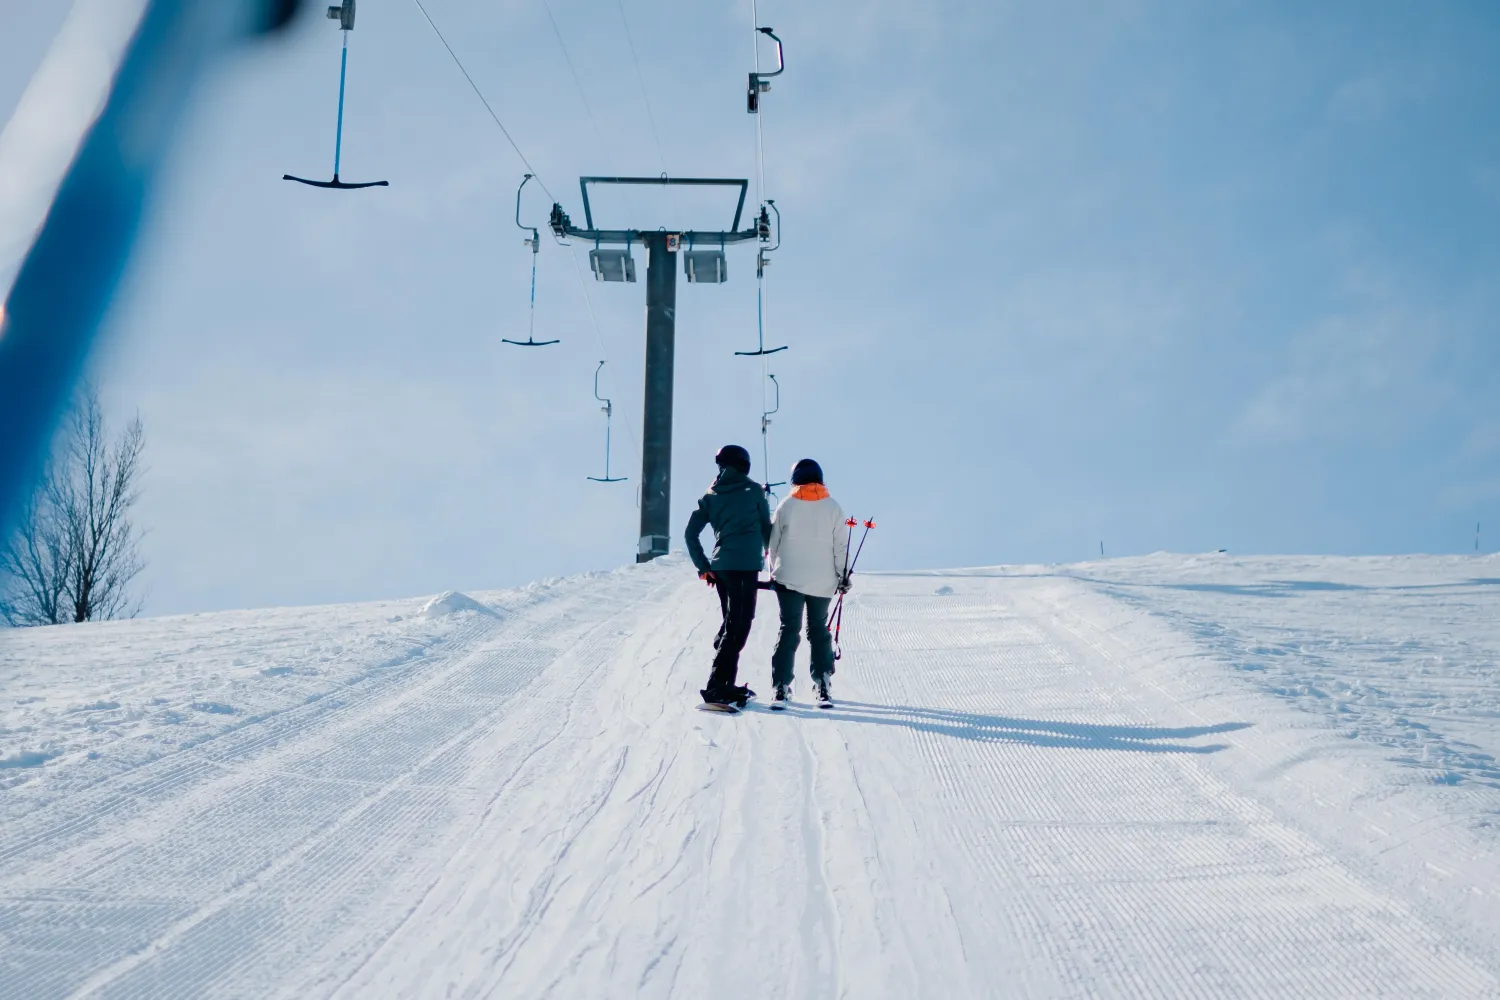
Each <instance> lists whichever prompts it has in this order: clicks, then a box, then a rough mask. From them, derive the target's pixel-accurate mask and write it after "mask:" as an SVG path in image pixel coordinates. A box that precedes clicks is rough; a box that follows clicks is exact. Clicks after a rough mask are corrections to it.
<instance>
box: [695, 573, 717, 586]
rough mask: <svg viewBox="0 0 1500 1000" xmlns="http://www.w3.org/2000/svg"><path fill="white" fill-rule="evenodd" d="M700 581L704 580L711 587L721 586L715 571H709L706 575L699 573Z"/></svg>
mask: <svg viewBox="0 0 1500 1000" xmlns="http://www.w3.org/2000/svg"><path fill="white" fill-rule="evenodd" d="M698 579H700V580H702V581H703V582H704V583H706V584H708V585H709V586H710V587H717V586H718V585H719V578H718V577H716V576H714V573H713V570H709V571H708V572H706V573H699V574H698Z"/></svg>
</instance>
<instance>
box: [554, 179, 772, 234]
mask: <svg viewBox="0 0 1500 1000" xmlns="http://www.w3.org/2000/svg"><path fill="white" fill-rule="evenodd" d="M591 184H656V185H663V186H685V187H688V186H691V187H737V188H739V189H740V191H739V200H738V201H737V202H736V203H735V206H734V221H733V222H731V223H730V224H729V229H727V230H715V231H702V230H695V229H694V230H686V231H683V232H679V233H676V234H674V235H677V236H680V237H681V238H682V239H684V240H686V241H687V242H688V243H689V244H690V245H691V244H700V245H711V246H728V245H730V244H734V243H748V242H750V241H752V240H756V239H760V238H762V237H761V233H760V232H759V231H758V230H757V229H756V228H753V227H752V228H750V229H740V218H741V217H742V216H743V215H744V211H745V195H746V192H747V191H748V190H749V188H750V182H749V181H747V180H745V179H743V178H728V177H667V176H666V175H662V176H660V177H580V178H578V187H579V190H580V191H581V192H582V193H583V219H584V225H583V226H582V227H581V228H580V227H578V226H575V225H573V220H572V219H570V218H568V213H567V212H564V211H563V208H562V206H561V205H558V204H554V205H553V206H552V217H551V219H550V220H549V225H551V227H552V232H553V234H554V235H556V236H557V238H558V239H564V238H567V237H575V238H577V239H582V240H588V241H589V242H591V243H596V244H601V245H602V244H623V245H630V244H634V243H641V242H642V241H643V236H644V235H645V234H644V233H643V232H642V231H641V230H639V229H595V228H594V213H593V208H592V206H590V204H589V185H591Z"/></svg>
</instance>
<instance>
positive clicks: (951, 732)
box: [788, 701, 1251, 754]
mask: <svg viewBox="0 0 1500 1000" xmlns="http://www.w3.org/2000/svg"><path fill="white" fill-rule="evenodd" d="M788 714H794V715H798V716H802V717H804V718H810V719H831V720H834V721H837V722H856V723H863V724H867V725H875V726H901V727H904V728H906V729H915V730H918V731H920V732H927V733H938V734H939V735H942V736H953V737H957V738H958V739H964V740H976V741H978V742H981V743H1025V744H1028V745H1030V746H1038V747H1071V748H1073V749H1076V750H1132V751H1135V752H1137V753H1199V754H1202V753H1217V752H1219V751H1220V750H1227V749H1229V746H1228V744H1225V743H1207V744H1192V743H1181V742H1176V741H1179V740H1189V739H1193V738H1194V737H1198V736H1209V735H1213V734H1215V733H1231V732H1234V731H1235V730H1238V729H1248V728H1249V727H1250V725H1251V724H1250V723H1248V722H1225V723H1220V724H1219V725H1216V726H1188V727H1179V728H1164V727H1157V726H1103V725H1095V724H1092V723H1086V722H1045V721H1042V720H1038V719H1013V718H1009V717H1007V716H1003V715H982V714H979V713H977V712H958V711H952V710H949V709H944V708H917V707H914V706H911V705H876V704H872V703H870V702H863V701H840V702H838V703H837V704H836V707H834V708H831V709H818V708H809V707H804V706H800V705H793V706H792V707H791V709H790V711H789V713H788Z"/></svg>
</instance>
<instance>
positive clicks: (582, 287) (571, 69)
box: [542, 0, 641, 462]
mask: <svg viewBox="0 0 1500 1000" xmlns="http://www.w3.org/2000/svg"><path fill="white" fill-rule="evenodd" d="M542 9H543V10H545V11H546V12H547V20H548V22H549V23H550V24H551V25H552V34H553V35H554V36H555V37H556V38H557V46H558V48H560V49H561V50H562V54H563V62H564V63H565V64H566V65H567V67H568V73H569V74H570V75H571V76H572V77H573V86H574V87H576V88H577V89H578V99H579V101H580V102H581V103H582V104H583V113H584V115H585V116H586V117H587V118H588V120H589V127H590V128H592V129H593V130H594V138H595V139H597V140H599V146H600V148H602V149H603V150H604V160H605V163H606V164H607V165H608V166H609V168H610V172H611V173H613V172H614V161H613V158H612V157H611V156H610V155H609V144H608V143H606V142H605V141H604V134H603V133H602V132H601V131H600V130H599V122H598V120H597V119H596V118H595V117H594V109H593V108H592V107H591V106H590V105H589V98H588V93H587V92H586V91H585V90H584V89H583V80H582V79H581V78H580V77H579V76H578V70H577V68H576V67H575V66H574V64H573V56H572V54H571V53H570V52H569V51H568V43H567V42H566V41H564V40H563V34H562V27H561V26H560V25H559V24H558V23H557V16H556V15H555V14H554V13H553V12H552V5H551V4H550V3H548V2H547V0H542ZM559 245H560V246H562V247H564V248H565V249H567V251H568V259H569V260H571V261H572V262H573V272H574V274H575V275H576V276H577V278H578V290H579V291H580V292H581V293H582V294H583V304H584V306H585V307H586V308H587V309H588V314H589V322H590V324H592V325H593V327H594V339H595V340H597V341H598V342H599V351H600V353H601V354H602V355H603V359H602V360H604V361H608V360H609V349H608V348H607V347H606V346H605V344H604V330H603V328H602V327H600V325H599V317H598V316H597V315H596V314H595V312H594V300H593V297H592V296H591V295H589V286H588V282H587V281H585V280H584V277H583V265H581V264H579V263H578V254H577V253H576V252H575V250H574V248H573V246H572V245H571V244H567V243H562V242H561V241H559ZM616 391H618V390H616ZM625 433H626V435H627V436H628V437H629V438H630V448H631V450H632V451H633V452H635V457H636V461H637V462H639V461H640V456H641V449H640V445H639V443H638V442H637V441H636V437H635V429H634V428H633V427H632V426H631V424H630V422H629V421H625Z"/></svg>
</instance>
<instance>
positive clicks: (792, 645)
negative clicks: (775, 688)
mask: <svg viewBox="0 0 1500 1000" xmlns="http://www.w3.org/2000/svg"><path fill="white" fill-rule="evenodd" d="M776 601H777V603H778V604H780V605H781V633H780V635H778V636H777V637H776V652H774V653H772V654H771V683H772V684H778V685H779V684H790V683H792V666H793V664H795V663H796V660H797V646H798V645H799V644H800V642H801V638H800V637H799V636H798V635H797V633H798V632H800V631H801V630H802V615H803V611H804V609H805V610H806V613H807V642H808V645H810V646H812V678H813V683H817V682H818V681H820V680H822V679H823V678H825V677H827V676H828V675H829V674H831V673H833V636H832V635H831V634H830V633H829V631H828V608H829V606H830V605H831V604H833V598H831V597H811V596H809V595H807V594H803V593H801V592H799V591H796V590H791V589H789V588H787V587H783V586H782V585H781V584H779V583H778V584H777V585H776Z"/></svg>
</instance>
